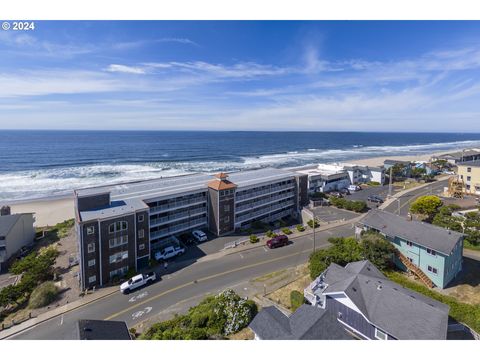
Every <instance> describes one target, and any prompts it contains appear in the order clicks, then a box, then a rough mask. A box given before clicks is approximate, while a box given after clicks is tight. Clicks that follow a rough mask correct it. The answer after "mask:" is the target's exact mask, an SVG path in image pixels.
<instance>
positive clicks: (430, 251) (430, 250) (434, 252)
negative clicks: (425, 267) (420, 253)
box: [427, 248, 437, 256]
mask: <svg viewBox="0 0 480 360" xmlns="http://www.w3.org/2000/svg"><path fill="white" fill-rule="evenodd" d="M427 254H429V255H432V256H437V252H436V251H435V250H432V249H428V248H427Z"/></svg>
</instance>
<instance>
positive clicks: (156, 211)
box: [150, 196, 207, 215]
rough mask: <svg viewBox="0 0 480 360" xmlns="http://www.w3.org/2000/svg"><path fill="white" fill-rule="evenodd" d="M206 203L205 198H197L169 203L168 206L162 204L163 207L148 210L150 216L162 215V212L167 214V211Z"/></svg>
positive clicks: (153, 207)
mask: <svg viewBox="0 0 480 360" xmlns="http://www.w3.org/2000/svg"><path fill="white" fill-rule="evenodd" d="M206 202H207V198H206V197H204V196H199V197H198V198H192V199H189V200H182V201H174V202H170V203H168V204H163V205H160V206H152V207H151V208H150V215H155V214H159V213H162V212H168V211H172V210H176V209H181V208H184V207H189V206H193V205H198V204H202V203H206Z"/></svg>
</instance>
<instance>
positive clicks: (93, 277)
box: [88, 275, 97, 284]
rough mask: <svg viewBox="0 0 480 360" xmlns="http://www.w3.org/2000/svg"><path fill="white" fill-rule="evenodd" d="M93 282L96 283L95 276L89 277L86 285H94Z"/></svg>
mask: <svg viewBox="0 0 480 360" xmlns="http://www.w3.org/2000/svg"><path fill="white" fill-rule="evenodd" d="M95 281H97V276H96V275H93V276H90V277H89V278H88V283H89V284H92V283H94V282H95Z"/></svg>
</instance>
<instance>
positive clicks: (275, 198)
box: [235, 192, 295, 213]
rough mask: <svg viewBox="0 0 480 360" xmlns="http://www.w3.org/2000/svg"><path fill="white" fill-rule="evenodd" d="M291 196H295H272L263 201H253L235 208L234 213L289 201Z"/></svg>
mask: <svg viewBox="0 0 480 360" xmlns="http://www.w3.org/2000/svg"><path fill="white" fill-rule="evenodd" d="M293 196H295V194H294V193H293V192H289V193H287V194H282V195H278V196H272V197H269V198H267V199H265V200H260V201H255V202H253V203H251V204H245V205H240V206H237V208H236V209H235V211H236V212H237V213H240V212H242V211H245V210H253V209H256V208H258V207H260V206H263V205H266V204H271V203H274V202H275V201H279V200H285V199H289V198H291V197H293Z"/></svg>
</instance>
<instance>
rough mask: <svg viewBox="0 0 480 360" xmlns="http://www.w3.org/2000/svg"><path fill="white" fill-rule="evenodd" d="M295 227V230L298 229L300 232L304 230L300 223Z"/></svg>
mask: <svg viewBox="0 0 480 360" xmlns="http://www.w3.org/2000/svg"><path fill="white" fill-rule="evenodd" d="M296 227H297V231H300V232H302V231H305V227H304V226H303V225H302V224H298V225H297V226H296Z"/></svg>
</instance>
